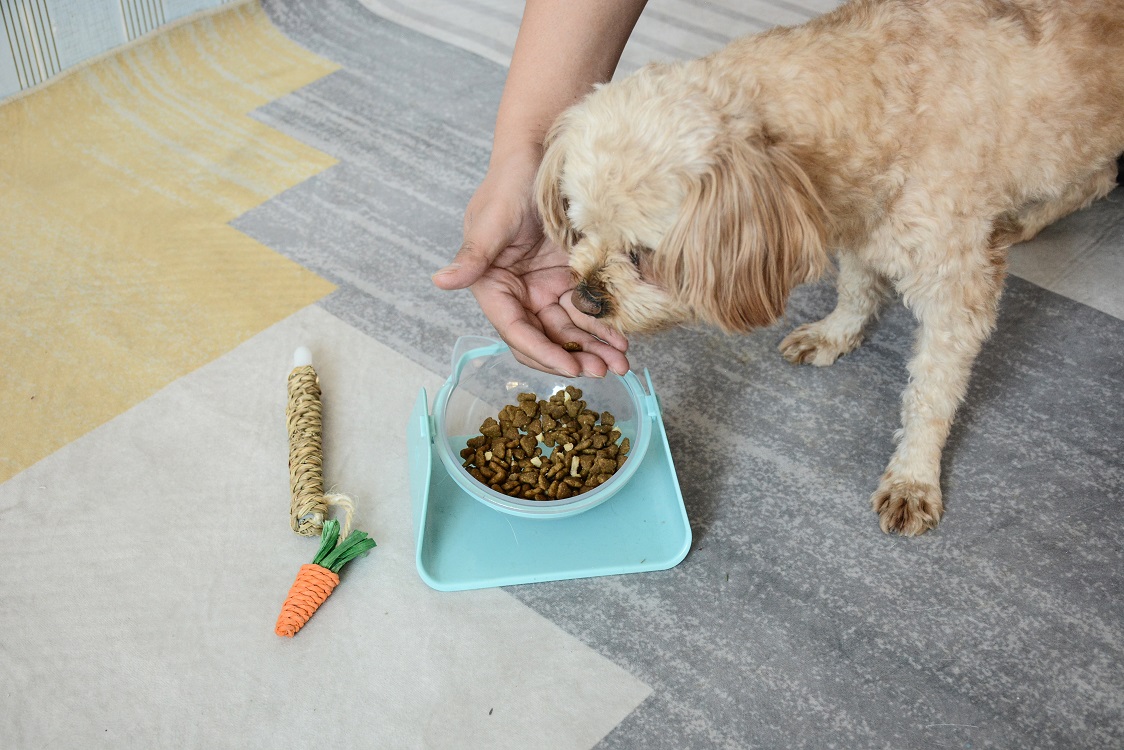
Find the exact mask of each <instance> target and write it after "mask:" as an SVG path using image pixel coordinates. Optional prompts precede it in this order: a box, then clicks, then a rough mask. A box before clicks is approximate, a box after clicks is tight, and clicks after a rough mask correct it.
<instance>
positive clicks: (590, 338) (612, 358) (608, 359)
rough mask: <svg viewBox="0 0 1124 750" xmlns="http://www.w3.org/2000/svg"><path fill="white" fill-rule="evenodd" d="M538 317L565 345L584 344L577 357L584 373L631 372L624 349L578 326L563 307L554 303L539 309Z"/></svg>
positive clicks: (548, 332) (596, 374)
mask: <svg viewBox="0 0 1124 750" xmlns="http://www.w3.org/2000/svg"><path fill="white" fill-rule="evenodd" d="M539 319H540V320H541V321H542V323H543V327H544V328H545V329H546V332H547V334H548V335H549V336H550V337H551V338H552V339H553V340H554V341H556V342H560V343H562V344H565V343H569V342H573V343H576V344H578V345H579V346H580V347H581V351H580V352H575V353H574V357H575V358H576V359H577V360H578V362H580V363H581V366H582V373H583V374H585V375H588V376H591V377H598V378H602V377H605V373H606V372H607V371H608V370H612V371H613V372H615V373H617V374H618V375H623V374H625V373H626V372H628V368H629V364H628V358H627V357H625V355H624V353H623V352H621V351H620V350H618V349H617V348H616V347H614V346H612V345H611V344H608V343H606V342H604V341H602V340H600V339H599V338H597V337H596V336H594V335H593V334H591V333H589V332H587V331H584V330H582V329H581V328H579V327H578V326H577V325H575V323H574V321H573V320H572V319H571V318H570V316H569V315H567V314H566V311H565V310H563V309H562V308H561V307H560V306H558V305H552V306H550V307H547V308H544V309H542V310H540V311H539Z"/></svg>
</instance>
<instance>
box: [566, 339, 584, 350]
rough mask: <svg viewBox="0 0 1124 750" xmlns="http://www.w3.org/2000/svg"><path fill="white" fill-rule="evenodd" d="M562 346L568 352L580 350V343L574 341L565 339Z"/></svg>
mask: <svg viewBox="0 0 1124 750" xmlns="http://www.w3.org/2000/svg"><path fill="white" fill-rule="evenodd" d="M562 348H563V349H565V350H566V351H568V352H580V351H581V350H582V345H581V344H579V343H578V342H576V341H567V342H566V343H565V344H563V345H562Z"/></svg>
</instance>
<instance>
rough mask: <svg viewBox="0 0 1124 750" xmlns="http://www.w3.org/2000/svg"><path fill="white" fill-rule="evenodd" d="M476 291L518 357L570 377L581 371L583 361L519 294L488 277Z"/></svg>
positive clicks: (479, 299) (502, 335)
mask: <svg viewBox="0 0 1124 750" xmlns="http://www.w3.org/2000/svg"><path fill="white" fill-rule="evenodd" d="M472 293H473V295H474V296H475V297H476V302H477V304H479V305H480V309H481V311H483V313H484V315H485V316H486V317H487V318H488V320H490V321H491V322H492V325H493V326H494V327H495V329H496V332H497V333H498V334H499V335H500V338H501V339H503V340H504V342H505V343H506V344H507V345H508V346H509V347H511V349H512V351H513V352H515V353H516V355H517V356H516V358H517V359H519V357H523V358H524V359H521V360H520V361H522V362H523V363H524V364H526V365H528V366H530V367H534V368H535V369H538V370H543V371H544V372H554V373H557V374H559V375H565V376H566V377H570V378H574V377H577V376H578V375H579V374H580V373H581V363H579V362H578V360H577V359H576V358H575V357H574V356H573V355H571V354H570V353H569V352H567V351H566V350H565V349H563V348H562V347H561V346H559V345H558V344H556V343H555V342H554V341H552V340H551V339H550V338H549V337H547V335H546V334H545V333H543V331H542V327H541V324H540V323H539V321H538V319H537V318H534V317H533V316H532V315H531V313H529V312H528V311H527V309H526V308H525V307H523V304H522V302H521V301H520V300H519V298H517V297H515V296H514V295H512V294H509V293H504V292H503V291H502V290H501V289H499V288H496V287H494V286H491V285H489V284H488V283H487V280H485V282H481V283H480V284H475V285H473V287H472ZM524 360H526V361H524Z"/></svg>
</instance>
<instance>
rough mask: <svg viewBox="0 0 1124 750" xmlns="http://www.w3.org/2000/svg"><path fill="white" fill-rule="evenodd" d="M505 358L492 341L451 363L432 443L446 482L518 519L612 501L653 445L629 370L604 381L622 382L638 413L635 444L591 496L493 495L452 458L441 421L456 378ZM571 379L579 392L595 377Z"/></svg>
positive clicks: (436, 407) (643, 399)
mask: <svg viewBox="0 0 1124 750" xmlns="http://www.w3.org/2000/svg"><path fill="white" fill-rule="evenodd" d="M477 338H478V337H477ZM503 354H506V355H508V356H511V349H510V347H508V346H507V345H506V344H504V343H502V342H495V343H494V344H490V345H487V346H482V347H479V348H475V349H470V350H468V351H466V352H464V354H462V355H461V356H460V357H459V360H458V361H457V362H455V363H454V366H453V371H452V373H451V374H450V375H449V378H448V380H446V381H445V383H444V384H443V385H442V386H441V389H440V390H439V391H438V393H437V398H436V399H435V401H434V404H433V419H434V438H435V440H434V442H435V443H437V445H436V448H437V454H438V456H439V457H440V458H441V463H442V464H444V466H445V469H446V471H447V472H448V473H449V475H450V477H452V479H453V481H455V482H456V483H457V485H459V486H460V488H461V489H462V490H464V491H465V492H467V493H468V494H469V495H470V496H472V497H473V498H475V499H477V500H479V501H480V502H482V503H484V504H485V505H487V506H488V507H490V508H494V509H496V510H500V511H503V512H505V513H509V514H511V515H516V516H519V517H521V518H561V517H563V516H569V515H573V514H575V513H580V512H582V511H585V510H589V509H590V508H593V507H596V506H597V505H600V504H601V503H603V502H605V501H606V500H608V499H609V498H611V497H612V496H613V495H614V494H616V493H617V492H618V491H619V490H620V489H621V488H623V487H624V486H625V485H626V484H627V483H628V480H629V479H631V478H632V475H633V474H635V473H636V470H637V469H638V468H639V467H640V464H641V463H642V461H643V458H644V454H645V453H646V452H647V450H648V444H649V443H650V441H651V433H652V430H651V427H652V425H651V422H652V419H653V414H652V412H651V410H650V409H649V408H648V403H647V399H648V398H649V394H648V393H647V392H646V391H645V390H644V386H643V384H642V383H641V381H640V378H638V377H637V376H636V373H635V372H633V371H632V370H629V371H628V372H626V373H625V374H624V375H617V374H616V373H614V372H609V373H608V374H607V375H606V377H612V378H616V379H619V380H620V382H621V384H622V385H623V386H624V388H625V391H626V392H627V393H628V395H629V398H630V399H631V400H632V403H633V407H634V409H635V411H636V436H635V440H634V441H632V442H631V443H630V445H629V453H628V460H627V461H625V463H624V466H622V467H621V468H620V469H619V470H618V471H617V472H616V473H614V474H613V476H612V477H610V478H609V480H608V481H606V482H605V483H604V484H602V485H600V486H598V487H596V488H595V489H593V490H590V491H589V492H583V493H582V494H580V495H575V496H574V497H573V498H567V499H565V500H523V499H521V498H514V497H510V496H508V495H504V494H502V493H499V492H496V491H495V490H493V489H492V488H491V487H488V486H487V485H484V484H481V483H480V482H479V481H477V479H476V478H475V477H473V476H472V475H471V474H469V473H468V471H466V470H465V468H464V467H463V466H462V465H461V462H460V461H457V460H455V459H454V458H453V456H454V455H455V454H456V451H454V450H453V446H452V443H451V442H450V441H449V436H448V435H447V434H446V431H445V429H444V422H445V410H446V408H447V407H448V403H449V398H450V396H451V395H452V392H453V390H454V388H455V387H456V383H458V382H460V375H461V373H462V372H463V370H464V367H465V366H466V365H467V364H468V363H469V362H471V361H472V360H474V359H480V358H484V357H492V356H498V355H503ZM511 358H512V361H513V362H514V363H515V364H516V365H518V366H520V367H527V366H526V365H523V364H522V363H520V362H518V361H517V360H515V358H514V357H513V356H512V357H511ZM528 369H531V368H528ZM570 380H571V381H572V382H573V383H574V384H575V387H578V388H580V387H581V386H580V385H577V384H578V383H580V382H582V381H583V380H595V378H572V379H570Z"/></svg>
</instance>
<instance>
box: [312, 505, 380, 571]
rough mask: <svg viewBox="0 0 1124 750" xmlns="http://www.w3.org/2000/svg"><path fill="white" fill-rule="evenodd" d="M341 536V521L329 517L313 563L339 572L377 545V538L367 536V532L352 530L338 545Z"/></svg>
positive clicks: (325, 522)
mask: <svg viewBox="0 0 1124 750" xmlns="http://www.w3.org/2000/svg"><path fill="white" fill-rule="evenodd" d="M339 537H340V522H339V521H336V520H335V519H331V518H329V519H328V520H326V521H324V529H323V531H322V532H321V534H320V549H319V550H317V551H316V557H314V558H312V564H313V565H319V566H320V567H322V568H327V569H328V570H330V571H332V572H333V573H339V572H340V569H341V568H343V566H344V565H347V564H348V563H349V562H351V561H352V560H354V559H355V558H357V557H359V556H360V555H362V554H363V553H365V552H368V551H369V550H371V549H373V548H374V547H375V540H374V539H371V538H370V537H369V536H367V532H365V531H359V530H358V529H356V530H354V531H352V532H351V533H350V534H348V535H347V539H344V540H343V542H341V543H340V544H339V546H337V545H336V542H337V541H338V540H339Z"/></svg>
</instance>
